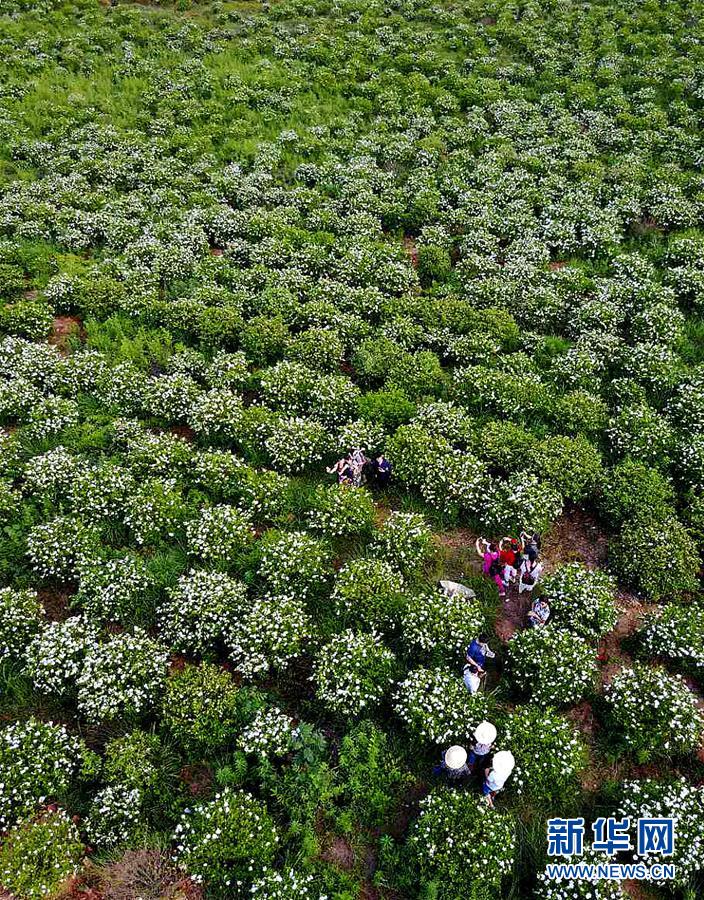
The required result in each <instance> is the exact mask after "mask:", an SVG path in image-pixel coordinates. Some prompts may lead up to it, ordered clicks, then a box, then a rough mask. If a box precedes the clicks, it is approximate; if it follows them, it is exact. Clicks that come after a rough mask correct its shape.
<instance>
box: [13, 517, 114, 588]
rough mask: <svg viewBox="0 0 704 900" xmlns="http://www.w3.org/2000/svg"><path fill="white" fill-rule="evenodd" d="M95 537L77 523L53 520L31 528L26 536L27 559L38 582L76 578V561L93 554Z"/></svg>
mask: <svg viewBox="0 0 704 900" xmlns="http://www.w3.org/2000/svg"><path fill="white" fill-rule="evenodd" d="M96 543H97V534H96V533H95V532H94V531H93V530H92V529H90V528H89V527H88V526H86V525H84V524H83V522H81V521H80V519H74V518H70V517H69V516H57V517H56V518H55V519H52V520H51V521H50V522H45V523H44V524H42V525H35V526H34V528H32V530H31V531H30V532H29V534H28V535H27V555H28V556H29V559H30V562H31V563H32V568H33V569H34V571H35V572H36V573H37V574H38V575H40V576H41V577H42V578H49V577H53V578H58V579H59V580H61V581H70V580H71V579H73V578H75V577H76V575H77V574H78V571H79V567H80V561H81V559H82V558H83V557H84V556H88V555H91V553H93V552H94V548H95V545H96Z"/></svg>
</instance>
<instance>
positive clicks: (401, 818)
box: [389, 781, 430, 841]
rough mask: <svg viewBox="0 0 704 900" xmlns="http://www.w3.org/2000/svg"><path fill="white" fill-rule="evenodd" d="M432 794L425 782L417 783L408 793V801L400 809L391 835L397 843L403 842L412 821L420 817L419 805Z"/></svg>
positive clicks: (391, 829)
mask: <svg viewBox="0 0 704 900" xmlns="http://www.w3.org/2000/svg"><path fill="white" fill-rule="evenodd" d="M429 793H430V787H429V786H428V785H427V784H426V783H425V782H424V781H417V782H416V783H415V784H414V785H413V786H412V787H410V788H409V789H408V791H407V793H406V799H405V800H404V802H403V804H402V805H401V806H400V807H399V810H398V813H397V815H396V818H395V819H394V822H393V825H392V826H391V828H390V830H389V834H390V835H391V837H392V838H394V840H396V841H400V840H402V838H403V837H404V835H405V834H406V832H407V831H408V826H409V825H410V823H411V821H412V820H413V819H415V817H416V816H417V815H418V804H419V803H420V801H421V800H422V799H423V798H424V797H427V795H428V794H429Z"/></svg>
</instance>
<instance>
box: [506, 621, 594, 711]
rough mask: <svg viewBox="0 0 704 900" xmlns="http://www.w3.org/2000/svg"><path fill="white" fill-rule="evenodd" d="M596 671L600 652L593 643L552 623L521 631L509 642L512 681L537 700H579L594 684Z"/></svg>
mask: <svg viewBox="0 0 704 900" xmlns="http://www.w3.org/2000/svg"><path fill="white" fill-rule="evenodd" d="M596 672H597V667H596V655H595V652H594V650H593V649H592V648H591V647H590V646H589V644H587V642H586V641H585V640H584V639H583V638H581V637H579V636H578V635H576V634H571V633H570V632H569V631H564V630H561V629H558V628H557V627H554V626H552V625H545V626H543V627H538V628H527V629H526V630H525V631H519V632H517V633H516V634H515V635H514V636H513V637H512V638H511V640H510V641H509V643H508V663H507V674H508V677H509V681H510V682H511V685H512V686H513V689H514V690H515V691H516V692H517V693H519V694H524V695H527V696H528V697H530V699H531V700H532V701H533V702H534V703H539V704H544V705H547V706H569V705H570V704H572V703H577V702H578V701H579V700H581V699H582V697H583V696H584V695H585V694H586V693H587V692H588V691H590V690H591V689H592V688H593V686H594V682H595V680H596Z"/></svg>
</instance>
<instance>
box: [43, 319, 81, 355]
mask: <svg viewBox="0 0 704 900" xmlns="http://www.w3.org/2000/svg"><path fill="white" fill-rule="evenodd" d="M72 337H78V338H80V339H81V340H82V341H84V340H85V337H86V330H85V328H84V327H83V322H82V321H81V320H80V319H79V318H78V316H57V317H56V318H55V319H54V321H53V322H52V325H51V334H50V335H49V343H50V344H53V345H54V346H55V347H58V349H59V350H60V351H61V353H63V354H66V353H68V352H69V350H70V339H71V338H72Z"/></svg>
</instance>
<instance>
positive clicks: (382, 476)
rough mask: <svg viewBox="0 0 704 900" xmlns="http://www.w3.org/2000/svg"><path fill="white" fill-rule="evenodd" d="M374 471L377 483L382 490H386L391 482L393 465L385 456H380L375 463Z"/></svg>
mask: <svg viewBox="0 0 704 900" xmlns="http://www.w3.org/2000/svg"><path fill="white" fill-rule="evenodd" d="M374 470H375V473H376V483H377V484H378V485H379V487H381V488H385V487H386V486H387V485H388V483H389V481H390V480H391V471H392V470H391V463H390V462H389V461H388V459H387V458H386V457H385V456H384V455H383V454H379V456H377V458H376V460H375V461H374Z"/></svg>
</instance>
